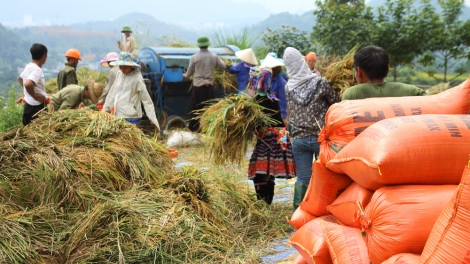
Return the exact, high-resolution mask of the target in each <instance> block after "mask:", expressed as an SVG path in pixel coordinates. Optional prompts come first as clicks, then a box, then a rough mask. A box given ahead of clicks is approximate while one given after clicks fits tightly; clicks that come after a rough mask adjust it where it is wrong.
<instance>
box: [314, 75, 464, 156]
mask: <svg viewBox="0 0 470 264" xmlns="http://www.w3.org/2000/svg"><path fill="white" fill-rule="evenodd" d="M469 110H470V80H466V81H465V82H463V83H462V84H460V85H459V86H457V87H454V88H452V89H449V90H447V91H445V92H442V93H439V94H436V95H431V96H408V97H384V98H369V99H363V100H347V101H343V102H341V103H337V104H334V105H332V106H331V107H330V108H329V109H328V112H327V113H326V116H325V126H324V127H323V129H322V131H321V132H320V135H319V138H318V141H319V142H321V146H320V161H321V162H322V163H323V164H325V165H326V163H327V162H328V161H329V160H330V159H332V158H334V156H335V155H336V153H338V152H339V151H340V150H341V149H342V148H344V147H345V146H346V145H347V144H348V143H349V142H351V141H352V140H353V139H354V138H355V137H356V136H357V135H358V134H359V133H361V132H362V131H363V130H364V129H366V128H367V127H368V126H370V125H372V124H374V123H375V122H377V121H380V120H382V119H386V118H391V117H399V116H412V115H423V114H468V111H469Z"/></svg>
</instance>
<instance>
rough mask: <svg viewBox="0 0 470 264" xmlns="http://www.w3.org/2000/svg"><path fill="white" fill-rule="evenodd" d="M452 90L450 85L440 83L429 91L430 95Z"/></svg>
mask: <svg viewBox="0 0 470 264" xmlns="http://www.w3.org/2000/svg"><path fill="white" fill-rule="evenodd" d="M449 88H450V83H440V84H437V85H434V86H433V87H431V88H429V89H428V95H433V94H438V93H441V92H444V91H445V90H447V89H449Z"/></svg>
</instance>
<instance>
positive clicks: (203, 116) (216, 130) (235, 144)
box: [197, 94, 276, 165]
mask: <svg viewBox="0 0 470 264" xmlns="http://www.w3.org/2000/svg"><path fill="white" fill-rule="evenodd" d="M263 109H264V108H263V107H262V106H260V105H259V104H257V103H256V101H255V100H254V99H253V98H252V97H250V96H248V95H245V94H242V95H229V96H227V97H225V98H223V99H218V100H214V103H213V104H211V105H209V106H207V107H205V108H203V109H202V110H200V111H199V112H198V114H199V116H198V117H197V119H199V122H200V125H199V126H200V129H201V132H202V133H205V134H206V135H207V138H206V145H207V147H208V149H209V153H210V157H211V159H212V160H213V161H214V162H215V163H216V164H218V165H222V164H225V163H235V164H240V163H242V161H243V158H244V156H245V154H246V149H247V147H248V144H249V143H250V142H252V141H253V139H254V135H255V132H256V130H257V129H258V128H259V127H264V126H268V125H272V124H275V123H276V121H275V120H273V119H272V118H270V117H268V116H267V115H266V114H265V113H264V112H263Z"/></svg>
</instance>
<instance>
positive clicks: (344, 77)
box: [321, 45, 360, 97]
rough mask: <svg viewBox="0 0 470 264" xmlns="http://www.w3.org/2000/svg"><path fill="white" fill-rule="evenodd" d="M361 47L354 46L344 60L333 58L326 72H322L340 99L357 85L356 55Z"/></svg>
mask: <svg viewBox="0 0 470 264" xmlns="http://www.w3.org/2000/svg"><path fill="white" fill-rule="evenodd" d="M359 47H360V45H356V46H354V48H352V49H351V50H350V51H349V52H348V53H347V54H346V55H345V56H344V57H343V58H342V59H338V58H337V57H332V58H331V60H330V64H329V65H328V66H327V67H326V70H324V71H323V72H321V73H322V76H323V77H324V78H325V79H327V80H328V82H330V84H331V87H332V88H333V89H334V90H335V91H336V92H337V93H338V95H339V96H340V97H341V96H342V94H343V92H344V91H346V90H347V89H348V88H349V87H351V86H354V85H356V84H357V80H356V77H355V73H354V54H355V53H356V51H357V50H358V49H359ZM323 67H324V66H323Z"/></svg>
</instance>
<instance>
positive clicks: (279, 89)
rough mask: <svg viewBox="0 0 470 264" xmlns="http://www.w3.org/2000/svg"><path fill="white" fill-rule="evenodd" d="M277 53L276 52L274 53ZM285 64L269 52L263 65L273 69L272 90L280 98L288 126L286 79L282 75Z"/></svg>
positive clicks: (282, 111) (283, 116) (284, 118)
mask: <svg viewBox="0 0 470 264" xmlns="http://www.w3.org/2000/svg"><path fill="white" fill-rule="evenodd" d="M274 54H276V53H274ZM283 66H285V65H284V61H283V60H282V59H279V58H277V55H276V57H274V56H272V55H270V54H268V55H266V58H264V60H262V63H261V67H268V68H270V69H271V70H272V72H273V73H272V77H271V92H272V93H273V94H274V95H276V97H277V98H278V99H279V106H280V108H281V117H282V121H283V123H284V125H285V126H286V127H287V125H288V124H287V99H286V92H285V86H286V83H287V81H286V79H285V78H284V77H283V76H282V73H283V71H282V67H283Z"/></svg>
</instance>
